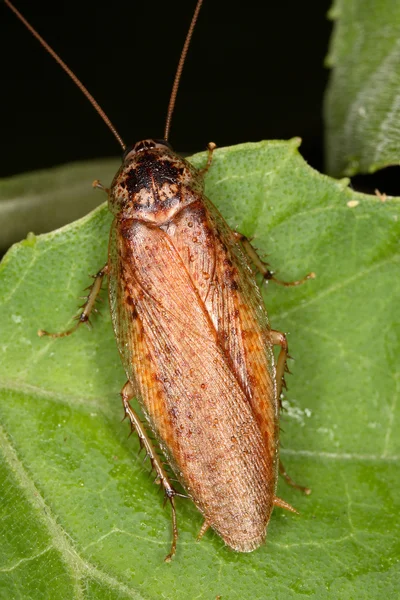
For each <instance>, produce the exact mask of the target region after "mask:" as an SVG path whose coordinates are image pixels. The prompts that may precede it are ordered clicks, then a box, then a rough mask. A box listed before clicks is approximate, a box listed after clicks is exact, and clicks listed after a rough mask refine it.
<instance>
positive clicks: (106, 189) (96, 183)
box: [92, 179, 110, 196]
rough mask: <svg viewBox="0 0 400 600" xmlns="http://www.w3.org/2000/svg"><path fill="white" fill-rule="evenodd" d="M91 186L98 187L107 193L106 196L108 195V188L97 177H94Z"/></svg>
mask: <svg viewBox="0 0 400 600" xmlns="http://www.w3.org/2000/svg"><path fill="white" fill-rule="evenodd" d="M92 187H94V188H95V189H98V190H102V191H103V192H105V193H106V194H107V196H109V194H110V190H109V188H106V187H104V185H103V184H102V183H101V181H99V180H98V179H95V180H94V181H93V183H92Z"/></svg>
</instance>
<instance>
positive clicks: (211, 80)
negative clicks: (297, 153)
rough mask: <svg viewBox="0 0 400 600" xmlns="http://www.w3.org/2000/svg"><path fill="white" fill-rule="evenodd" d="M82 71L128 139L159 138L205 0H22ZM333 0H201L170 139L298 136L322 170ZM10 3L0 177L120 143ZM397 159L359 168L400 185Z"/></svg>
mask: <svg viewBox="0 0 400 600" xmlns="http://www.w3.org/2000/svg"><path fill="white" fill-rule="evenodd" d="M16 2H18V4H17V7H18V8H19V9H20V10H21V12H23V14H24V15H25V17H26V18H27V19H28V20H29V21H31V23H32V24H33V25H34V26H35V27H36V28H37V29H38V31H39V32H40V33H41V35H42V36H43V37H44V38H45V39H46V40H47V42H48V43H49V44H50V45H52V46H53V47H54V49H55V50H56V51H57V52H58V53H59V54H60V55H61V57H62V58H63V59H64V61H65V62H66V63H67V64H68V65H69V66H70V67H71V69H72V70H73V71H75V73H76V74H77V76H78V77H80V78H81V80H82V81H83V83H84V84H85V85H86V86H87V87H88V89H89V90H90V92H91V93H92V94H93V95H94V97H95V98H96V99H97V101H98V102H99V103H100V105H101V106H102V107H103V108H104V110H105V111H106V112H107V114H108V115H109V117H110V119H111V120H112V121H113V123H114V124H115V126H116V127H117V129H118V131H119V132H120V134H121V136H122V137H123V139H124V141H125V142H126V143H127V144H128V145H129V144H132V143H134V142H136V141H138V140H141V139H146V138H149V137H156V138H159V137H162V136H163V131H164V121H165V114H166V110H167V105H168V100H169V94H170V90H171V86H172V81H173V78H174V74H175V69H176V66H177V62H178V59H179V55H180V52H181V49H182V45H183V41H184V38H185V35H186V32H187V28H188V26H189V23H190V20H191V16H192V13H193V10H194V5H195V0H170V1H169V2H168V1H165V0H153V1H149V0H141V1H137V0H130V1H129V0H114V2H107V3H104V4H102V3H101V2H99V0H96V1H95V0H85V1H69V2H64V1H57V2H54V1H51V2H49V1H47V0H37V1H36V2H31V1H28V0H16ZM330 4H331V0H308V1H307V2H295V1H293V0H292V1H291V2H284V1H282V2H262V1H252V0H249V1H247V2H235V1H228V0H204V5H203V8H202V9H201V13H200V18H199V21H198V24H197V27H196V30H195V33H194V37H193V41H192V45H191V48H190V51H189V55H188V59H187V62H186V65H185V69H184V73H183V78H182V83H181V87H180V90H179V94H178V101H177V106H176V111H175V114H174V118H173V122H172V130H171V135H170V142H171V143H172V145H173V146H174V148H175V149H176V150H177V151H180V152H187V153H193V152H197V151H201V150H203V149H204V148H205V147H206V144H207V142H209V141H215V142H216V143H217V145H218V146H227V145H231V144H237V143H240V142H247V141H258V140H262V139H287V138H291V137H294V136H300V137H301V138H302V139H303V144H302V146H301V152H302V154H303V156H304V158H305V159H306V160H307V161H308V162H309V163H310V164H311V165H312V166H313V167H315V168H316V169H318V170H320V171H324V153H323V121H322V103H323V94H324V90H325V88H326V85H327V82H328V76H329V72H328V70H327V69H325V68H324V66H323V63H324V58H325V56H326V54H327V51H328V45H329V39H330V34H331V30H332V23H331V22H330V21H329V20H328V19H327V16H326V15H327V12H328V9H329V8H330ZM0 10H1V23H2V27H1V44H2V46H3V48H2V56H4V57H5V60H3V67H2V80H3V93H2V111H1V118H2V125H1V127H2V134H3V135H2V141H3V152H2V160H1V161H0V165H1V170H0V176H8V175H13V174H16V173H21V172H24V171H31V170H35V169H39V168H47V167H50V166H54V165H59V164H62V163H66V162H71V161H79V160H84V159H91V158H98V157H106V156H115V155H118V154H119V152H120V150H119V146H118V144H117V143H116V141H115V140H114V139H113V137H112V135H111V133H110V132H109V131H108V130H107V128H106V127H105V125H104V124H103V123H102V122H101V120H100V118H99V117H98V115H96V113H95V112H94V110H93V108H92V107H91V106H90V105H89V103H88V102H87V100H86V99H85V98H84V97H83V96H82V94H81V93H80V92H79V90H78V89H77V88H76V87H75V86H74V84H73V83H72V82H71V81H70V80H69V78H68V77H67V76H66V75H65V73H64V72H63V71H62V70H61V69H60V67H59V66H58V65H57V64H56V63H55V62H54V60H53V59H52V58H51V57H50V56H49V55H47V53H46V52H45V51H44V50H43V49H42V48H41V46H40V45H39V44H38V42H37V41H36V40H34V39H33V37H32V36H31V34H30V33H28V32H27V31H26V30H25V29H24V28H23V26H22V25H21V24H20V23H19V22H18V21H17V19H16V18H15V16H14V15H13V14H12V13H11V12H10V11H9V9H8V8H7V7H6V6H5V5H4V4H1V5H0ZM398 175H399V168H398V167H392V168H389V169H385V170H383V171H381V172H379V173H377V174H375V175H374V176H359V177H356V178H353V186H354V187H355V188H356V189H359V190H363V191H367V192H372V193H373V192H374V189H375V188H376V187H378V188H379V189H380V191H382V192H386V193H389V194H399V193H400V184H399V180H400V178H399V176H398Z"/></svg>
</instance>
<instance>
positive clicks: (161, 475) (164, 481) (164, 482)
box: [121, 381, 180, 562]
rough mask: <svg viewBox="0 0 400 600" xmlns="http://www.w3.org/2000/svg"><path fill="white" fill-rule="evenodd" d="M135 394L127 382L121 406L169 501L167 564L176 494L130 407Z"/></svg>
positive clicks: (175, 528)
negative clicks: (169, 535)
mask: <svg viewBox="0 0 400 600" xmlns="http://www.w3.org/2000/svg"><path fill="white" fill-rule="evenodd" d="M134 396H135V392H134V389H133V386H132V384H131V383H130V381H127V382H126V384H125V385H124V387H123V388H122V390H121V398H122V404H123V407H124V411H125V415H126V416H127V417H128V418H129V420H130V423H131V428H132V431H133V430H135V431H136V433H137V434H138V436H139V442H140V446H141V447H143V448H144V449H145V451H146V456H148V457H149V458H150V462H151V466H152V468H153V469H154V471H155V472H156V474H157V478H156V481H158V482H159V484H160V485H161V486H162V487H163V488H164V492H165V499H166V500H169V502H170V504H171V509H172V543H171V550H170V552H169V554H167V556H166V557H165V559H164V560H165V562H169V561H170V560H171V558H172V557H173V556H174V554H175V552H176V544H177V541H178V526H177V522H176V510H175V496H177V495H180V494H177V492H176V491H175V489H174V488H173V487H172V485H171V483H170V481H169V478H168V475H167V473H166V471H165V469H164V467H163V465H162V462H161V460H160V458H159V457H158V456H157V453H156V450H155V448H154V446H153V443H152V441H151V440H150V437H149V435H148V434H147V431H146V429H145V427H144V425H143V423H142V422H141V420H140V419H139V417H138V415H137V414H136V412H135V411H134V410H133V408H132V407H131V405H130V400H132V398H134Z"/></svg>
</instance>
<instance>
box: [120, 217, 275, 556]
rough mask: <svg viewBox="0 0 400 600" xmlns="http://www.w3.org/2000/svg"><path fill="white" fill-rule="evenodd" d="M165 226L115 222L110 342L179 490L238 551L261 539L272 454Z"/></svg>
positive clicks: (271, 488) (271, 490) (270, 493)
mask: <svg viewBox="0 0 400 600" xmlns="http://www.w3.org/2000/svg"><path fill="white" fill-rule="evenodd" d="M194 212H195V211H194ZM186 218H191V217H190V216H189V217H188V214H186ZM168 229H171V231H168ZM173 229H174V224H173V223H171V225H170V226H168V227H165V228H163V229H162V228H158V227H154V226H152V225H146V224H145V223H143V222H140V221H136V220H122V221H119V222H118V221H117V220H115V221H114V224H113V227H112V229H111V237H110V249H109V268H110V273H109V294H110V305H111V313H112V318H113V325H114V330H115V334H116V338H117V343H118V348H119V351H120V354H121V357H122V361H123V365H124V368H125V371H126V373H127V376H128V378H129V380H130V382H131V383H132V384H133V386H134V389H135V391H136V394H137V397H138V400H139V402H140V403H141V405H142V408H143V410H144V413H145V414H146V417H147V419H148V421H149V424H150V426H151V428H152V430H153V431H154V433H155V434H156V436H157V438H158V441H159V444H160V447H161V449H162V451H163V452H164V454H165V455H166V457H167V459H168V460H169V461H170V463H171V466H172V468H173V470H174V471H175V473H176V475H177V476H178V478H179V479H180V481H181V482H182V484H183V486H184V488H185V489H186V491H187V493H188V494H189V495H190V496H191V498H192V499H193V501H194V502H195V503H196V505H197V506H198V508H199V509H200V511H201V512H202V513H203V515H204V517H205V519H206V521H207V523H208V524H209V525H210V526H211V527H213V528H214V529H215V530H216V531H217V532H218V533H219V535H221V537H222V538H223V539H224V541H225V542H226V543H227V544H228V545H229V546H230V547H232V548H233V549H235V550H239V551H242V552H246V551H250V550H253V549H255V548H257V547H258V546H259V545H260V544H261V543H262V542H263V540H264V538H265V531H266V525H267V523H268V520H269V517H270V514H271V511H272V508H273V499H274V495H275V486H276V472H275V471H276V468H275V466H276V464H275V463H276V461H274V460H273V461H272V463H271V461H270V459H269V457H268V452H267V451H266V447H265V436H264V434H263V432H262V431H261V429H260V424H259V421H258V418H255V414H254V410H253V407H252V404H251V402H250V401H249V396H248V394H246V392H245V390H244V387H243V384H242V382H241V381H240V379H239V378H238V376H237V374H236V372H235V369H234V368H233V365H232V364H231V360H230V358H229V354H228V353H227V350H226V348H225V347H224V346H223V345H221V342H220V338H219V334H218V331H217V329H216V327H215V324H214V322H213V319H212V318H211V316H210V314H209V312H208V310H207V307H206V304H205V302H204V299H203V298H202V297H201V294H200V293H199V291H198V289H197V288H196V285H195V283H194V281H193V278H192V276H191V275H190V272H189V270H188V268H187V265H186V260H183V259H182V256H181V254H180V252H179V248H177V246H176V244H175V243H174V238H173V236H171V233H172V232H173ZM213 235H214V234H213V232H211V237H213ZM208 248H209V251H210V254H209V259H205V263H204V266H205V267H206V265H207V264H208V265H209V266H210V265H211V264H212V262H213V259H212V255H213V252H214V249H213V247H212V245H210V244H209V246H208ZM188 260H189V261H190V257H189V258H188ZM214 260H215V257H214ZM209 261H211V263H210V262H209Z"/></svg>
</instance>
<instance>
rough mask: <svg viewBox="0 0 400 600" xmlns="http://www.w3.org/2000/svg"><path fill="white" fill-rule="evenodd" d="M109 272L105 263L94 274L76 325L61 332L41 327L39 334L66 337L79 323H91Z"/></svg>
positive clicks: (40, 335) (41, 335)
mask: <svg viewBox="0 0 400 600" xmlns="http://www.w3.org/2000/svg"><path fill="white" fill-rule="evenodd" d="M107 274H108V264H105V265H104V267H103V268H102V269H101V270H100V271H99V272H98V273H97V275H95V276H94V281H93V283H92V285H91V286H90V287H89V288H88V289H89V294H88V295H87V296H86V302H85V304H83V306H82V312H81V314H80V315H77V316H76V317H75V319H76V321H77V323H76V325H74V326H73V327H71V329H67V330H66V331H61V332H60V333H49V332H48V331H45V330H44V329H39V331H38V336H39V337H43V336H48V337H52V338H62V337H66V336H67V335H71V333H73V332H74V331H76V330H77V329H78V327H79V325H81V324H82V323H89V317H90V314H91V312H92V311H93V310H94V311H96V308H95V306H94V305H95V302H96V299H97V297H98V295H99V293H100V290H101V285H102V283H103V279H104V277H105V276H106V275H107Z"/></svg>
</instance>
